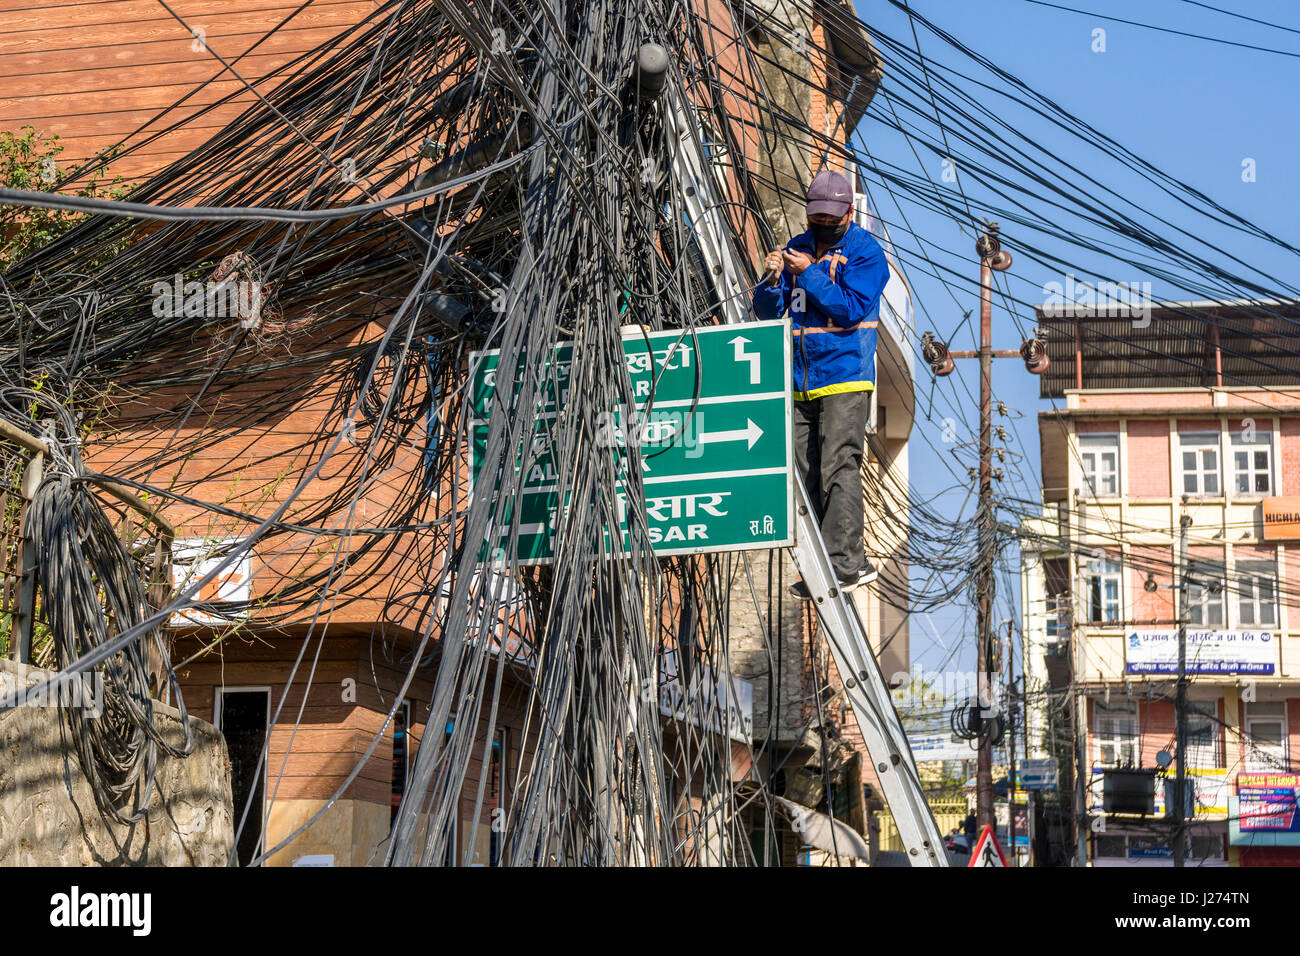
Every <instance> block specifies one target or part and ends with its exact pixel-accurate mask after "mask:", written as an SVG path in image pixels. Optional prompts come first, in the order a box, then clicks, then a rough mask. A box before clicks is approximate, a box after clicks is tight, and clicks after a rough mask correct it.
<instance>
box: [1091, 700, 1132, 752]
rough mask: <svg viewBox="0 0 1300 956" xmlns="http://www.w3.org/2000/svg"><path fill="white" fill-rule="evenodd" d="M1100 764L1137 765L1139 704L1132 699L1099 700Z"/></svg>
mask: <svg viewBox="0 0 1300 956" xmlns="http://www.w3.org/2000/svg"><path fill="white" fill-rule="evenodd" d="M1096 724H1097V731H1096V736H1097V765H1098V766H1100V767H1136V766H1137V754H1138V721H1137V705H1136V704H1135V703H1133V702H1131V701H1129V702H1125V703H1112V704H1111V705H1110V706H1109V707H1107V706H1106V705H1105V704H1103V703H1101V702H1098V703H1097V719H1096Z"/></svg>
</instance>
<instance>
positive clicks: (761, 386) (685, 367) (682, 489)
mask: <svg viewBox="0 0 1300 956" xmlns="http://www.w3.org/2000/svg"><path fill="white" fill-rule="evenodd" d="M790 348H791V346H790V327H789V324H788V322H786V321H785V320H777V321H774V322H751V323H747V324H746V325H744V326H743V327H740V328H738V327H736V326H709V327H707V328H700V329H696V330H694V332H691V331H684V330H681V329H673V330H669V331H663V332H650V333H645V332H642V331H641V330H639V329H636V330H633V331H632V332H630V333H628V334H625V335H624V336H623V354H624V358H625V360H626V362H627V370H628V376H629V378H630V379H631V382H632V393H633V396H634V397H635V401H636V407H635V409H632V410H631V411H629V410H628V409H627V408H624V407H619V408H609V409H602V410H600V411H599V412H598V428H597V432H598V434H597V445H598V447H597V449H596V450H597V452H598V453H608V454H612V455H617V456H618V457H619V460H620V461H621V462H622V463H624V466H625V467H626V465H627V464H630V462H631V456H630V455H628V453H627V448H628V446H629V443H630V442H635V443H636V444H637V446H638V448H639V449H640V458H641V465H640V468H641V483H642V486H643V492H644V495H643V497H644V503H645V511H646V515H647V518H648V522H649V536H650V542H651V545H652V547H653V549H654V552H655V554H656V555H658V556H660V557H667V556H669V555H675V554H700V553H704V552H708V551H740V550H751V549H766V548H780V547H788V546H789V545H791V544H793V543H794V485H793V473H792V468H793V448H792V439H791V426H790V422H791V414H792V395H791V385H790V382H791V372H790ZM499 361H500V353H499V351H490V352H475V353H473V354H472V355H471V356H470V401H471V420H470V465H471V467H470V474H471V478H470V481H471V485H470V489H471V493H473V491H474V488H475V487H476V486H477V484H478V483H479V478H480V472H481V471H482V468H483V465H484V454H485V450H486V446H487V437H488V420H489V418H490V416H491V414H492V410H493V407H494V405H495V404H496V403H495V402H494V398H495V395H496V389H497V386H498V379H500V380H502V381H504V380H505V379H506V378H507V377H508V378H509V380H510V381H515V380H517V378H518V374H513V375H510V376H506V375H504V374H503V373H502V370H501V369H500V368H499ZM572 362H573V346H572V344H570V343H564V344H561V345H559V346H557V347H556V348H555V350H554V352H553V353H552V358H551V361H550V365H549V366H548V367H547V368H546V369H545V370H544V375H545V378H546V382H545V395H546V396H547V397H546V401H545V405H544V407H543V408H542V409H540V411H539V414H538V415H537V417H536V422H535V424H534V430H533V435H532V440H531V442H530V443H529V447H528V448H527V449H526V450H525V454H524V455H523V456H522V460H521V461H520V462H519V463H518V465H517V468H520V469H522V470H523V473H524V483H523V488H524V492H523V496H522V500H520V501H518V503H517V505H518V507H519V509H520V515H519V525H520V527H519V537H518V544H517V546H516V548H515V555H514V557H515V558H516V559H517V560H518V562H519V563H521V564H538V563H543V562H546V561H549V560H550V559H551V558H552V557H553V554H554V551H553V548H552V539H553V536H554V535H555V533H556V531H557V528H558V525H559V522H560V521H561V520H562V517H563V512H564V510H565V509H564V508H563V507H562V504H561V502H560V492H559V490H558V488H557V486H556V477H557V475H558V473H559V472H558V469H556V467H555V465H554V461H553V455H554V445H553V441H552V435H551V432H552V429H553V427H554V423H555V421H556V419H557V417H558V416H559V415H561V414H563V412H564V406H565V404H566V401H567V397H568V391H569V383H570V381H571V379H572ZM497 407H500V406H499V405H497ZM618 494H619V496H620V499H619V503H620V514H621V517H620V527H619V531H620V533H621V534H622V535H623V543H624V546H626V545H627V522H626V517H625V516H626V498H625V497H624V485H623V483H622V482H620V484H619V487H618ZM570 505H571V502H570ZM503 524H505V527H503V528H502V529H501V531H500V543H499V545H498V547H500V548H504V546H505V544H506V541H507V538H508V530H509V529H508V521H504V522H503ZM606 548H607V549H608V550H612V542H611V540H610V538H608V537H607V539H606ZM502 556H504V555H502Z"/></svg>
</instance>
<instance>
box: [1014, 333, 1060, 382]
mask: <svg viewBox="0 0 1300 956" xmlns="http://www.w3.org/2000/svg"><path fill="white" fill-rule="evenodd" d="M1020 357H1021V358H1023V359H1024V360H1025V368H1026V369H1028V370H1029V372H1030V374H1032V375H1042V374H1043V373H1044V372H1046V371H1047V370H1048V369H1049V368H1051V365H1052V360H1051V359H1050V358H1048V356H1047V343H1046V342H1045V341H1044V340H1043V335H1042V332H1041V331H1039V330H1038V329H1035V330H1034V337H1033V338H1030V339H1025V341H1024V343H1023V344H1022V345H1021V346H1020Z"/></svg>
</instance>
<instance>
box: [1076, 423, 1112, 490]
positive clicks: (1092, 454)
mask: <svg viewBox="0 0 1300 956" xmlns="http://www.w3.org/2000/svg"><path fill="white" fill-rule="evenodd" d="M1079 458H1080V460H1081V461H1082V463H1083V481H1084V487H1085V490H1086V492H1087V494H1088V495H1089V496H1090V497H1093V498H1116V497H1118V496H1119V436H1118V435H1080V436H1079Z"/></svg>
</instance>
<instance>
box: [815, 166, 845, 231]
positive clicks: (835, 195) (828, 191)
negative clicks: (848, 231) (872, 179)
mask: <svg viewBox="0 0 1300 956" xmlns="http://www.w3.org/2000/svg"><path fill="white" fill-rule="evenodd" d="M852 207H853V187H852V186H850V185H849V181H848V180H847V179H845V178H844V176H843V175H841V174H840V173H837V172H835V170H833V169H823V170H822V171H821V172H820V173H818V174H817V175H816V177H815V178H814V179H813V181H812V185H811V186H809V187H808V215H810V216H834V217H835V218H836V219H839V218H841V217H842V216H843V215H844V214H845V213H846V212H848V211H849V210H850V209H851V208H852Z"/></svg>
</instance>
